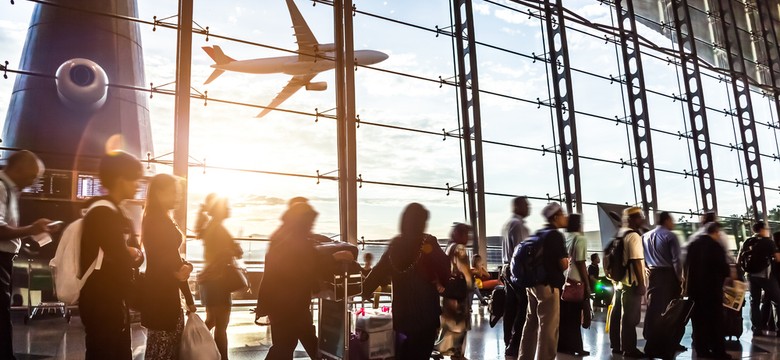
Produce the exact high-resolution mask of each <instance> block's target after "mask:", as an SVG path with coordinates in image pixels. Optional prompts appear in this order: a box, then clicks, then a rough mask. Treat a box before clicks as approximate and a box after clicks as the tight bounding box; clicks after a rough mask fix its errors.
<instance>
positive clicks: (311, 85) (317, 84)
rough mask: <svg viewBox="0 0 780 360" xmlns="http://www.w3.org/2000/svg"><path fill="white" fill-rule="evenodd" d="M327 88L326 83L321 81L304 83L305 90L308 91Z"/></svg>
mask: <svg viewBox="0 0 780 360" xmlns="http://www.w3.org/2000/svg"><path fill="white" fill-rule="evenodd" d="M327 89H328V83H326V82H324V81H321V82H310V83H308V84H306V90H308V91H324V90H327Z"/></svg>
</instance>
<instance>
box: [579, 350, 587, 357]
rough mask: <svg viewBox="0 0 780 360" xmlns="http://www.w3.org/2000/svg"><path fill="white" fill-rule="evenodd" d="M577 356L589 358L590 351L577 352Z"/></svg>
mask: <svg viewBox="0 0 780 360" xmlns="http://www.w3.org/2000/svg"><path fill="white" fill-rule="evenodd" d="M576 355H577V356H590V351H585V350H580V351H577V354H576Z"/></svg>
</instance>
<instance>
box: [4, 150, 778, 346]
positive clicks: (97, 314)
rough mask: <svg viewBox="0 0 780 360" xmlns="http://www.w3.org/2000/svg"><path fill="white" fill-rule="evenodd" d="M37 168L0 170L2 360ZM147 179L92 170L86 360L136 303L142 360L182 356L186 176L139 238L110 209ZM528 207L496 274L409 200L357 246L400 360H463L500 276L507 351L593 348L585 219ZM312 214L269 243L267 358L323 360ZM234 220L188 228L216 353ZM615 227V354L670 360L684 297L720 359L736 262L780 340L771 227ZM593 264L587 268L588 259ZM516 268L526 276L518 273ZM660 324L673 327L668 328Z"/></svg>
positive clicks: (153, 187) (367, 288) (159, 186)
mask: <svg viewBox="0 0 780 360" xmlns="http://www.w3.org/2000/svg"><path fill="white" fill-rule="evenodd" d="M42 172H43V164H42V162H41V161H40V160H39V159H38V157H37V156H35V154H33V153H31V152H29V151H19V152H16V153H15V154H14V155H12V156H11V157H10V158H9V159H8V165H7V166H6V167H5V169H4V170H3V171H0V351H2V353H0V358H2V359H14V355H13V350H12V337H11V336H12V335H11V334H12V332H11V329H12V328H11V320H10V292H11V278H12V276H11V270H12V263H13V258H14V254H16V253H17V252H18V251H19V247H20V243H19V240H18V239H19V238H20V237H24V236H29V235H35V234H40V233H43V232H56V231H58V230H59V225H57V224H53V223H52V222H51V221H50V220H48V219H39V220H36V221H35V222H33V223H32V224H31V225H27V226H21V225H20V224H19V216H18V196H19V191H20V190H21V189H23V188H24V187H26V186H29V185H30V184H32V183H33V181H34V180H35V179H36V178H38V177H40V176H41V174H42ZM142 176H143V166H142V165H141V162H140V161H139V160H138V159H137V158H135V157H134V156H132V155H130V154H128V153H125V152H121V151H118V152H113V153H110V154H107V155H105V156H104V157H103V158H102V160H101V162H100V166H99V177H100V180H101V183H102V186H103V187H104V188H105V189H106V191H107V194H106V195H105V196H102V197H98V198H94V199H91V200H90V201H89V202H88V203H87V204H86V208H87V209H88V210H87V211H86V214H85V215H84V217H83V234H82V238H81V250H80V266H81V270H80V273H81V274H87V273H89V275H88V277H87V278H86V280H85V282H84V285H83V287H82V288H81V292H80V296H79V302H78V307H79V313H80V318H81V322H82V323H83V325H84V331H85V346H86V352H85V356H86V359H87V360H91V359H131V358H132V349H131V342H130V339H131V336H130V322H129V319H130V316H129V310H130V309H131V308H132V309H135V310H138V311H139V312H140V314H141V323H142V325H143V326H144V327H146V328H147V330H148V336H147V344H146V359H177V358H178V352H179V344H180V343H181V339H182V331H183V328H184V318H185V316H184V315H185V313H193V312H195V311H196V310H197V309H196V307H195V302H194V300H193V294H192V292H191V291H190V287H189V284H188V280H189V279H190V278H191V276H192V275H193V265H192V264H191V263H189V262H187V261H186V260H185V259H184V258H182V256H181V254H180V253H179V248H180V247H181V245H182V241H183V234H182V232H181V230H180V228H179V227H178V226H177V224H176V223H175V222H174V220H173V219H172V217H171V210H173V209H174V208H175V207H176V206H177V203H178V201H179V199H180V197H181V196H182V191H181V190H182V189H181V185H180V183H181V182H180V181H179V179H177V178H176V177H174V176H171V175H166V174H160V175H156V176H154V177H153V178H152V179H151V181H150V183H149V187H148V193H147V197H146V205H145V207H144V213H143V220H142V224H141V229H142V230H141V237H140V239H139V238H138V237H137V235H136V234H135V232H134V226H133V224H132V222H131V220H130V219H129V218H128V216H127V215H126V214H125V213H123V210H122V207H121V206H120V204H121V203H122V202H123V201H124V200H128V199H132V198H133V197H134V196H135V194H136V191H137V188H138V181H139V180H140V179H141V178H142ZM530 214H531V207H530V204H529V202H528V200H527V198H525V197H517V198H515V199H513V201H512V216H511V218H510V219H509V221H508V222H507V223H506V224H505V226H504V228H503V231H502V237H503V239H502V260H503V263H504V265H503V267H502V269H501V270H500V271H499V274H500V275H499V278H498V279H492V278H491V275H490V273H489V272H488V271H487V270H486V269H485V265H484V262H483V261H482V258H481V257H480V256H479V255H478V254H475V255H474V256H473V257H470V256H469V253H468V249H467V244H468V241H469V239H470V238H471V237H472V234H471V231H472V229H471V227H470V226H469V225H467V224H462V223H457V224H455V225H454V226H453V227H452V231H451V233H450V239H449V243H448V244H447V246H446V248H445V249H442V248H441V247H440V246H439V243H438V241H437V239H436V238H435V237H433V236H432V235H430V234H427V233H426V232H425V230H426V228H427V222H428V219H429V212H428V210H427V209H426V208H425V207H424V206H423V205H421V204H418V203H411V204H409V205H408V206H406V208H405V209H404V210H403V213H402V214H401V219H400V226H399V234H398V235H397V236H396V237H394V238H393V239H392V240H391V241H390V243H389V245H388V247H387V249H386V251H385V252H384V253H383V254H382V256H381V257H380V258H379V260H378V261H377V262H376V265H375V266H372V265H373V256H369V255H370V254H366V256H365V257H364V259H365V264H364V266H363V267H362V268H360V269H359V270H358V271H359V272H361V273H362V274H363V275H364V277H365V278H364V281H363V287H362V288H363V292H362V294H361V296H362V297H363V298H364V299H372V298H373V299H375V301H377V300H376V299H377V297H376V296H375V295H374V292H375V291H389V290H390V289H392V321H393V329H394V330H395V332H396V333H397V339H398V344H397V354H396V358H399V359H404V360H417V359H428V358H430V356H431V354H432V352H434V351H436V352H438V353H439V354H440V355H442V356H450V357H451V358H452V359H465V354H466V352H465V349H466V334H467V333H468V330H469V329H470V327H471V323H470V322H471V308H472V301H473V298H474V296H475V295H477V296H479V298H480V303H482V304H484V300H482V298H481V294H480V291H479V289H480V288H493V287H496V286H497V285H499V284H502V285H504V289H505V290H504V293H503V294H504V295H502V299H500V300H503V301H502V302H503V314H502V315H503V319H504V325H503V340H504V346H505V348H504V355H505V356H506V358H507V359H520V360H524V359H529V360H530V359H536V358H538V359H554V358H555V357H556V354H557V353H566V354H570V355H574V356H588V355H589V354H590V353H589V352H588V351H587V350H586V349H585V346H584V344H583V340H582V333H581V329H582V328H588V327H589V326H590V324H591V321H592V316H593V315H592V314H593V313H592V310H591V294H592V293H593V292H594V287H595V284H596V282H597V280H598V278H599V277H600V269H599V264H600V262H601V258H600V257H599V255H598V254H591V255H590V256H588V246H587V245H588V244H587V240H586V238H585V236H584V234H583V226H582V225H583V219H582V216H581V215H580V214H567V213H566V211H564V209H563V208H562V207H561V206H560V205H559V204H558V203H549V204H547V205H546V206H545V207H544V208H543V209H542V210H541V216H542V217H543V218H544V221H545V225H544V227H543V228H542V229H540V230H538V231H536V232H532V231H531V230H530V229H529V228H528V226H527V225H526V219H527V217H528V216H529V215H530ZM317 215H318V213H317V212H316V211H315V210H314V208H313V207H312V206H311V205H310V204H309V203H308V200H307V199H305V198H294V199H292V200H290V202H289V203H288V208H287V209H286V210H285V212H284V214H283V215H282V217H281V225H280V226H279V228H278V229H277V230H276V231H275V232H274V233H273V234H272V235H271V237H270V245H269V249H268V251H267V253H266V256H265V273H264V276H263V280H262V282H261V284H260V287H259V289H258V301H257V307H256V309H255V315H256V317H257V318H258V319H259V318H260V317H263V316H267V317H268V319H269V321H270V325H271V334H272V342H273V346H272V347H271V349H270V351H269V353H268V355H267V357H266V358H267V359H272V360H275V359H292V356H293V353H294V349H295V347H296V346H297V345H298V342H299V341H300V343H301V344H302V345H303V347H304V348H305V350H306V352H307V353H308V355H309V356H310V357H311V358H318V354H319V349H318V340H317V335H316V331H315V326H314V321H313V317H312V313H311V311H310V303H311V298H312V295H313V294H315V293H317V292H318V291H319V286H320V284H319V282H318V279H319V274H318V272H321V271H322V269H319V268H318V264H320V261H321V254H319V253H318V252H317V250H316V246H317V243H318V240H316V239H315V237H316V236H315V235H312V228H313V227H314V224H315V220H316V218H317ZM229 216H230V206H229V203H228V201H227V199H225V198H222V197H219V196H216V195H209V196H208V197H207V198H206V200H205V201H204V203H203V204H202V205H201V207H200V210H199V212H198V218H197V221H196V226H195V228H196V233H197V237H198V238H199V239H201V240H202V242H203V246H204V268H203V270H202V271H200V272H199V273H198V274H197V282H198V284H199V288H200V299H201V303H202V305H203V306H204V307H205V310H206V320H205V324H206V326H207V327H208V328H209V329H210V330H211V329H213V336H214V342H215V344H216V347H217V349H218V351H219V353H220V355H221V357H222V359H227V358H228V343H227V342H228V338H227V328H228V325H229V322H230V314H231V305H232V303H231V293H232V292H233V291H234V290H236V287H240V286H241V284H240V283H241V280H236V279H237V278H240V274H238V275H237V272H240V270H239V269H238V268H237V265H236V260H237V259H240V258H241V257H242V255H243V252H242V250H241V247H240V246H239V245H238V243H237V242H236V241H235V240H234V238H233V236H232V235H231V234H230V233H229V231H228V230H227V229H226V228H225V226H224V221H225V220H226V219H227V218H228V217H229ZM621 221H622V223H621V226H620V228H619V229H616V233H615V235H614V239H613V241H612V242H611V243H610V245H609V246H608V247H607V249H606V250H605V251H604V260H605V262H604V270H605V274H606V275H607V277H609V278H610V280H612V282H613V285H614V289H615V292H614V298H613V300H612V305H611V311H610V313H609V315H608V324H609V325H608V326H609V341H610V346H611V349H612V352H613V353H619V354H622V355H623V356H625V357H629V358H646V357H650V358H663V359H666V358H673V357H674V356H675V354H676V353H677V352H679V351H686V350H687V349H686V348H685V347H683V346H681V345H680V339H681V338H682V333H681V332H680V331H684V330H683V329H684V322H681V323H680V324H670V323H668V320H665V318H664V314H665V311H666V310H667V308H669V307H670V304H672V303H673V302H675V301H680V299H682V298H683V296H687V298H688V299H689V300H688V301H690V303H692V304H693V310H692V312H691V314H692V315H691V322H692V324H693V334H692V337H693V346H694V348H695V351H696V353H697V355H698V356H700V357H711V358H718V359H729V358H730V357H729V355H728V354H727V353H726V351H725V347H724V337H725V335H726V333H725V331H726V330H725V325H724V321H725V319H724V311H722V310H723V306H722V303H723V287H724V284H729V282H731V281H734V280H737V279H738V275H737V270H736V269H737V268H738V269H740V270H741V271H744V273H745V274H746V277H747V281H748V282H749V287H750V293H751V298H750V304H751V314H750V318H751V322H752V324H753V335H754V336H765V335H766V334H768V333H767V331H768V330H775V331H778V332H777V333H778V334H780V316H778V308H779V307H780V281H779V279H780V274H779V273H780V270H778V269H777V266H778V265H777V264H780V250H778V245H777V244H778V242H780V232H778V233H775V234H774V240H773V239H771V238H770V237H769V236H770V234H769V228H768V227H767V225H766V224H765V223H763V222H757V223H756V224H754V226H753V232H754V234H753V236H751V237H750V238H749V239H747V240H746V241H745V242H744V243H743V246H742V250H741V251H740V253H739V256H738V257H737V258H736V259H735V258H734V257H733V256H732V255H731V254H729V253H728V251H727V249H726V248H725V247H724V245H723V244H724V241H725V234H724V233H723V231H722V226H721V225H720V224H719V223H718V222H717V221H715V216H714V214H707V215H705V216H704V217H703V218H702V221H701V227H700V229H699V230H697V231H696V233H694V234H693V236H692V240H691V241H689V242H688V243H687V244H686V246H685V249H681V246H680V242H679V240H678V238H677V236H676V235H675V234H674V233H673V232H672V230H673V229H674V226H675V224H674V219H673V218H672V216H671V215H670V214H669V213H666V212H661V213H660V214H659V217H658V219H657V221H656V224H657V225H656V226H655V228H653V229H650V230H648V229H647V226H646V224H647V220H646V219H645V217H644V212H643V210H642V209H641V208H639V207H629V208H627V209H625V210H624V211H623V214H622V218H621ZM562 230H563V231H562ZM529 249H530V250H529ZM534 249H535V250H534ZM611 249H612V250H611ZM683 250H685V256H683ZM524 251H525V252H528V251H531V252H533V251H536V252H537V253H538V254H539V256H538V260H535V261H537V262H535V263H532V264H533V266H534V267H535V268H534V269H532V270H533V271H532V272H531V273H529V272H528V270H527V268H528V264H527V263H523V264H519V263H520V262H525V261H528V260H527V256H526V257H524V255H523V254H522V253H523V252H524ZM331 256H332V260H334V261H345V262H354V260H355V259H354V256H353V254H352V253H350V252H348V251H339V252H335V253H333V254H331ZM588 259H590V261H591V264H590V266H588V267H586V261H587V260H588ZM615 259H617V261H616V260H615ZM144 261H145V262H146V270H145V273H144V274H142V273H140V272H139V270H138V268H139V267H140V265H141V264H142V263H143V262H144ZM520 265H522V266H525V268H524V269H526V270H523V272H519V271H520V270H517V269H520V268H521V267H522V266H520ZM733 265H737V266H733ZM92 267H94V269H95V270H94V271H91V268H92ZM89 271H91V273H90V272H89ZM529 274H531V275H529ZM523 277H525V278H523ZM529 277H532V279H530V278H529ZM236 282H238V283H236ZM244 286H245V285H244ZM494 294H495V293H494ZM494 296H495V295H494ZM645 297H646V298H647V308H646V313H645V322H644V328H643V336H644V338H645V339H646V340H647V341H646V345H645V347H644V349H643V350H640V349H639V348H638V344H637V330H636V329H637V326H638V324H639V322H640V318H641V315H642V314H641V313H642V299H643V298H645ZM182 298H183V299H184V303H182ZM497 300H498V299H493V301H494V302H495V301H497ZM499 315H501V314H499ZM665 321H666V322H665ZM685 321H687V319H686V320H685ZM491 323H492V321H491ZM670 325H671V326H672V327H674V326H677V325H679V326H680V327H681V329H680V330H679V331H677V330H675V329H673V328H672V329H670V328H669V326H670ZM740 326H741V324H740Z"/></svg>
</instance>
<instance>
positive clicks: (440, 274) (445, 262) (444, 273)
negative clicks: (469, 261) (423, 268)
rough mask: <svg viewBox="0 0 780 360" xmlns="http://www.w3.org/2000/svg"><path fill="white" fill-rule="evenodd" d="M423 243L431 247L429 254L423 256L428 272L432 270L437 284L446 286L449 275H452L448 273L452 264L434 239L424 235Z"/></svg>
mask: <svg viewBox="0 0 780 360" xmlns="http://www.w3.org/2000/svg"><path fill="white" fill-rule="evenodd" d="M425 241H426V242H428V243H429V244H430V245H431V252H430V253H428V254H426V255H425V257H426V258H427V261H426V262H427V263H428V264H429V266H430V270H432V271H433V274H434V275H435V276H436V280H437V281H438V283H439V284H442V285H443V284H446V283H447V281H448V280H449V279H450V275H452V272H451V271H450V270H451V269H452V266H451V263H452V262H451V260H450V258H449V257H447V255H446V254H445V253H444V251H442V249H441V247H440V246H439V243H438V242H437V241H436V238H435V237H433V236H430V235H426V240H425Z"/></svg>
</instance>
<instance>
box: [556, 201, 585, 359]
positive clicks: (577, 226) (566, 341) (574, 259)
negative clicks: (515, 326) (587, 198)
mask: <svg viewBox="0 0 780 360" xmlns="http://www.w3.org/2000/svg"><path fill="white" fill-rule="evenodd" d="M566 232H568V236H567V238H566V249H567V251H568V253H569V268H568V269H567V271H566V282H567V283H570V284H572V283H581V284H582V287H583V296H582V298H581V299H578V300H577V301H563V300H561V316H560V330H559V334H560V336H559V339H558V352H562V353H566V354H571V355H576V356H588V355H590V352H588V351H585V348H584V347H583V345H582V332H581V330H580V328H581V327H582V324H583V320H587V321H588V322H590V314H591V311H590V290H591V286H590V278H589V277H588V272H587V270H585V260H586V259H587V258H588V256H587V255H588V239H586V238H585V234H583V233H582V215H580V214H571V215H569V223H568V225H567V226H566Z"/></svg>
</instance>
